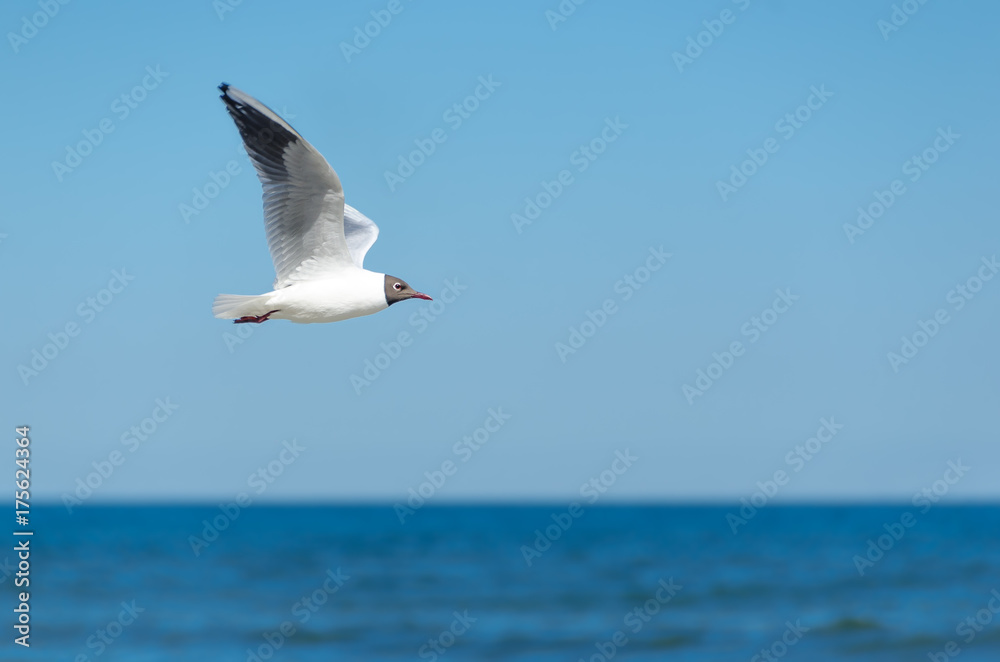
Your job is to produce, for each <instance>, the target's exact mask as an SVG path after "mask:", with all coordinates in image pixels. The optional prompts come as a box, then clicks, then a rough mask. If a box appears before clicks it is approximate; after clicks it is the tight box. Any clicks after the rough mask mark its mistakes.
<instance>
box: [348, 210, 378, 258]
mask: <svg viewBox="0 0 1000 662" xmlns="http://www.w3.org/2000/svg"><path fill="white" fill-rule="evenodd" d="M344 234H345V235H347V247H348V248H349V249H350V251H351V257H352V258H353V259H354V264H355V265H357V267H358V269H362V268H364V264H363V263H364V261H365V255H367V254H368V249H369V248H371V247H372V244H374V243H375V240H376V239H378V226H377V225H375V221H373V220H372V219H370V218H368V217H367V216H365V215H364V214H362V213H361V212H359V211H358V210H357V209H355V208H354V207H352V206H351V205H348V204H345V205H344Z"/></svg>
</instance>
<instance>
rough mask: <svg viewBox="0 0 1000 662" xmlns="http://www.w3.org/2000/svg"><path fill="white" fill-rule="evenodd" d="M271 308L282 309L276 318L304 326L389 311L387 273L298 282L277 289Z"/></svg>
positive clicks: (357, 272) (360, 271) (358, 271)
mask: <svg viewBox="0 0 1000 662" xmlns="http://www.w3.org/2000/svg"><path fill="white" fill-rule="evenodd" d="M268 305H271V306H273V307H274V308H275V309H277V310H278V312H277V313H275V314H273V315H272V316H271V318H272V319H286V320H291V321H292V322H298V323H300V324H311V323H319V322H338V321H340V320H346V319H351V318H352V317H361V316H363V315H371V314H372V313H377V312H378V311H380V310H385V309H386V308H388V307H389V306H388V304H387V303H386V301H385V274H379V273H375V272H373V271H368V270H366V269H345V270H344V271H342V272H340V273H337V274H336V275H335V276H334V275H331V277H329V278H322V279H318V280H309V281H301V282H297V283H295V284H293V285H289V286H288V287H284V288H282V289H280V290H276V291H275V292H274V294H273V295H272V297H271V300H270V303H269V304H268Z"/></svg>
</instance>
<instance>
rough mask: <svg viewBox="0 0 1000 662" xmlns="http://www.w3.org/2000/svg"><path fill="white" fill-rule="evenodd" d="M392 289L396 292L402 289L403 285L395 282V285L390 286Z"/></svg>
mask: <svg viewBox="0 0 1000 662" xmlns="http://www.w3.org/2000/svg"><path fill="white" fill-rule="evenodd" d="M392 289H394V290H396V291H397V292H398V291H399V290H401V289H403V285H402V284H401V283H396V284H395V285H393V286H392Z"/></svg>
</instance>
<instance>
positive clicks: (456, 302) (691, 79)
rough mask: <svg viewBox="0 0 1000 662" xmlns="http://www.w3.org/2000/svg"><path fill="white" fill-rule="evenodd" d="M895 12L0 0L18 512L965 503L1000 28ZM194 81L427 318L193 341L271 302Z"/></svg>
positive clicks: (7, 347)
mask: <svg viewBox="0 0 1000 662" xmlns="http://www.w3.org/2000/svg"><path fill="white" fill-rule="evenodd" d="M897 4H898V3H897ZM902 4H904V5H906V8H907V9H909V10H910V11H914V10H915V13H913V14H912V15H907V14H905V13H898V14H897V15H896V16H895V21H896V23H898V24H899V25H895V24H893V23H892V21H893V3H892V2H890V1H889V0H885V1H876V2H872V1H861V0H851V1H849V2H837V3H833V2H806V3H799V2H782V1H780V0H772V1H765V0H737V1H735V2H729V1H728V0H715V1H712V2H687V3H663V2H653V1H652V0H648V1H636V2H628V3H612V2H605V1H601V0H593V1H592V2H586V3H584V4H583V5H581V6H579V7H577V8H576V9H575V11H574V12H573V13H572V14H570V15H568V16H563V15H561V14H558V13H557V12H558V11H559V9H558V8H559V6H560V4H559V2H558V1H557V0H547V1H544V0H539V1H532V2H514V3H478V2H477V3H470V2H457V1H450V2H433V3H432V2H420V1H410V0H400V1H399V2H389V0H376V1H365V2H342V3H325V2H301V3H282V4H280V5H278V4H276V3H264V2H242V3H240V4H237V5H235V6H231V5H230V4H227V3H226V0H221V1H220V2H216V3H215V4H213V3H212V2H211V1H210V0H199V1H197V2H194V1H187V2H177V3H131V2H103V3H84V2H70V3H69V4H66V5H61V4H58V2H56V1H55V0H50V4H46V2H45V1H44V0H43V2H41V3H38V2H35V1H29V0H17V1H15V2H8V3H4V6H3V8H2V10H0V26H2V28H3V32H4V33H5V34H6V36H5V38H4V41H5V44H4V46H3V47H2V48H0V50H2V51H3V55H2V58H3V65H2V69H0V77H2V78H0V80H2V85H3V89H4V90H5V92H6V97H5V99H6V102H5V103H4V104H3V106H4V110H3V113H4V116H5V120H6V121H5V122H4V125H5V127H6V130H5V131H4V144H5V156H6V158H4V159H3V161H2V163H0V172H2V180H3V181H4V201H5V211H4V214H3V215H2V218H0V234H2V235H3V236H2V237H0V239H2V241H0V265H2V266H0V268H2V270H3V278H4V281H5V282H6V283H7V285H8V286H7V288H6V289H5V293H6V302H5V310H6V315H5V319H6V322H5V323H4V334H3V340H4V342H3V346H4V356H5V360H4V361H3V366H2V368H3V370H2V375H3V376H2V379H0V399H2V402H3V411H4V420H5V421H6V424H7V425H8V426H9V427H10V428H13V427H14V426H15V425H22V424H28V425H30V426H31V429H32V435H33V442H32V443H33V446H32V447H33V449H34V456H33V458H32V459H33V463H32V471H33V474H32V478H33V482H34V489H35V492H34V494H35V496H36V497H37V498H46V499H52V500H58V499H60V498H61V495H63V494H72V493H73V492H74V491H75V490H76V489H77V486H78V484H77V479H80V480H81V481H84V482H85V481H86V480H87V477H88V474H94V472H99V471H102V470H103V471H104V472H105V473H106V474H108V475H107V477H100V476H99V475H97V474H94V475H93V476H91V477H90V481H91V483H92V484H94V485H97V484H98V483H99V486H98V487H96V488H94V490H93V493H92V494H89V495H88V493H87V492H86V491H82V492H80V494H82V495H84V496H86V500H87V501H88V502H96V501H109V500H128V501H137V500H171V499H184V500H192V499H197V500H214V501H218V500H231V499H233V498H234V497H235V496H236V495H238V494H239V493H241V492H247V493H248V494H249V495H250V496H252V498H253V499H255V500H284V499H310V500H347V501H371V500H379V501H388V502H393V501H397V500H402V499H404V498H406V496H407V494H408V490H409V489H410V488H414V489H418V488H419V485H420V483H421V482H423V481H426V480H428V478H426V477H425V476H424V473H425V472H428V473H429V474H430V476H431V477H433V478H434V479H435V480H437V481H438V482H439V483H442V485H441V487H440V488H433V490H432V489H431V487H433V486H431V487H425V488H424V492H425V493H430V492H431V491H433V492H434V494H433V495H432V497H431V500H432V501H434V502H441V503H444V502H446V501H454V500H464V499H477V500H482V499H490V500H492V499H500V500H525V499H547V500H553V501H571V500H584V501H585V500H587V498H588V497H587V496H585V495H583V494H581V485H583V484H584V483H587V482H588V481H589V480H590V479H591V478H595V477H598V478H599V477H600V475H601V473H602V472H605V474H604V480H605V485H602V487H601V490H606V492H605V491H598V490H597V488H593V487H592V488H589V490H590V492H593V493H595V494H598V495H599V498H600V499H603V500H606V501H607V502H611V501H612V500H616V499H617V500H623V499H625V500H628V499H642V500H659V499H669V500H721V501H723V502H730V501H731V502H735V501H736V500H737V499H739V498H740V497H749V496H750V495H751V494H752V493H753V492H754V491H755V490H756V489H758V488H757V487H756V483H757V481H761V482H766V481H767V480H773V479H774V475H775V473H776V472H778V471H784V472H785V475H786V477H787V480H786V481H785V482H786V484H785V485H781V486H780V490H778V491H779V492H780V494H779V495H778V498H779V499H782V500H785V501H794V500H799V499H866V498H879V499H886V498H890V499H898V500H906V501H909V500H910V498H911V497H912V495H913V494H915V493H917V492H918V491H920V490H921V489H923V488H925V487H930V486H931V485H932V484H934V481H937V480H939V479H944V478H948V479H949V480H951V479H952V478H955V479H956V480H954V481H952V482H954V483H955V484H954V485H949V486H948V488H947V489H948V494H947V495H946V496H945V497H944V498H943V499H942V500H948V501H955V502H957V501H961V500H963V499H984V498H988V499H995V498H997V497H998V496H1000V483H998V482H997V481H996V479H995V477H996V475H997V472H998V470H1000V445H998V444H997V434H996V412H997V396H998V394H1000V377H998V375H1000V345H998V342H997V330H996V329H997V321H998V303H1000V279H998V278H993V275H994V274H993V272H994V270H995V269H996V267H995V266H990V261H991V259H992V258H993V257H994V256H997V255H1000V225H998V223H997V214H996V210H995V201H996V190H997V175H998V168H997V154H998V152H1000V134H998V132H997V130H996V126H997V124H996V112H997V110H996V109H997V107H998V106H1000V94H998V91H997V90H998V88H997V85H996V83H997V75H996V73H997V65H998V49H1000V46H998V44H997V41H996V30H995V26H996V25H997V23H998V21H1000V6H998V5H997V4H996V3H991V2H986V1H985V0H981V1H973V2H965V3H946V2H942V1H931V2H928V3H926V4H922V5H921V4H919V3H917V2H915V1H912V0H911V2H910V3H902ZM50 5H51V6H50ZM562 5H563V6H564V7H565V6H572V3H569V2H563V3H562ZM46 8H47V9H48V11H49V13H52V14H54V15H53V16H51V18H50V17H48V16H45V15H44V12H45V11H46ZM899 11H900V12H903V9H900V10H899ZM39 12H42V13H39ZM372 12H374V14H373V13H372ZM393 12H395V13H393ZM547 12H548V13H547ZM904 18H905V19H906V20H905V22H904V21H903V19H904ZM562 19H565V20H562ZM373 21H374V22H373ZM378 21H381V22H382V23H383V24H384V25H379V24H378ZM880 21H882V23H881V24H880ZM369 24H370V25H369ZM37 25H41V27H37ZM366 27H367V30H368V31H369V33H371V34H374V35H375V36H372V37H366V36H364V32H365V30H366ZM897 27H898V29H896V28H897ZM359 35H361V36H359ZM689 38H690V41H689ZM699 42H700V44H701V45H699ZM222 81H226V82H229V83H231V84H233V85H234V86H236V87H239V88H241V89H243V90H244V91H246V92H248V93H249V94H252V95H254V96H256V97H257V98H259V99H261V100H262V101H263V102H264V103H266V104H268V105H269V106H271V107H272V108H274V109H275V110H276V111H277V112H279V113H282V114H284V116H285V117H286V118H287V119H288V120H289V122H290V123H291V124H292V125H293V126H295V127H296V129H297V130H299V131H300V132H301V133H302V134H303V135H304V136H305V137H306V138H307V139H308V140H309V141H310V142H311V143H312V144H313V145H315V146H316V148H317V149H319V150H320V151H321V152H322V153H323V154H324V155H325V156H326V158H327V160H328V161H329V162H330V163H331V164H332V165H333V166H334V167H335V168H336V170H337V172H338V173H339V175H340V178H341V180H342V182H343V185H344V189H345V192H346V196H347V202H348V203H349V204H351V205H354V206H356V207H358V208H359V209H361V210H362V211H363V212H365V213H366V214H367V215H369V216H370V217H371V218H373V219H374V220H375V221H376V222H377V223H378V224H379V226H380V227H381V231H382V233H381V237H380V239H379V241H378V243H376V244H375V246H374V248H373V249H372V250H371V252H370V253H369V254H368V258H367V261H366V266H367V267H368V268H370V269H373V270H376V271H381V272H388V273H390V274H393V275H395V276H399V277H402V278H405V279H406V280H407V281H408V282H409V283H410V284H411V285H413V286H414V287H416V288H418V289H420V290H422V291H425V292H427V293H429V294H430V295H431V296H433V297H434V298H435V299H436V300H437V302H436V303H435V304H434V305H433V306H432V304H429V303H426V302H421V303H419V304H418V303H416V302H404V303H401V304H399V305H397V306H393V307H392V308H391V309H389V310H387V311H384V312H381V313H379V314H377V315H375V316H372V317H365V318H360V319H355V320H350V321H347V322H341V323H336V324H329V325H312V326H300V325H295V324H292V323H289V322H283V321H277V322H268V323H266V324H263V325H261V326H259V327H253V328H247V327H236V326H233V325H232V324H231V323H229V322H226V321H222V320H216V319H213V317H212V315H211V312H210V311H211V302H212V299H213V298H214V297H215V295H216V294H219V293H241V294H257V293H262V292H265V291H268V290H269V289H270V285H271V281H272V279H273V277H274V275H273V270H272V266H271V263H270V259H269V256H268V253H267V249H266V244H265V241H264V235H263V224H262V209H261V202H260V185H259V183H258V181H257V179H256V176H255V175H254V174H253V172H252V170H251V169H250V166H249V162H248V160H247V158H246V156H245V154H244V153H243V152H242V150H241V148H240V146H239V140H238V134H237V132H236V128H235V127H234V125H233V123H232V121H231V120H230V119H229V117H228V116H227V114H226V112H225V110H224V107H223V104H222V103H221V102H220V101H219V99H218V91H217V90H216V86H217V85H218V84H219V83H220V82H222ZM477 94H478V98H476V95H477ZM433 136H436V137H437V141H436V142H435V141H434V138H433ZM420 145H423V149H424V151H425V152H430V151H431V147H433V152H431V153H430V154H427V155H425V154H420V153H417V154H412V153H413V152H414V150H418V149H419V148H420V147H419V146H420ZM765 159H766V160H765ZM754 160H756V163H755V162H754ZM401 161H402V163H401ZM414 164H416V165H415V167H413V165H414ZM227 169H228V172H227ZM741 169H742V170H743V173H740V172H739V171H740V170H741ZM387 173H390V174H388V175H387ZM746 173H749V175H747V174H746ZM897 180H898V181H897ZM202 196H205V197H202ZM859 207H862V208H864V209H865V210H869V211H868V213H870V214H871V216H868V217H862V218H861V219H860V220H859V211H858V209H859ZM195 212H196V213H195ZM872 216H878V218H872ZM846 224H850V225H851V226H853V229H852V228H851V227H845V225H846ZM984 260H985V261H984ZM987 277H989V278H992V280H986V278H987ZM970 279H971V280H970ZM959 287H961V288H962V289H958V288H959ZM446 292H450V293H449V294H445V295H444V296H441V295H442V294H443V293H446ZM456 292H457V294H456ZM939 311H941V312H939ZM588 313H589V315H588ZM936 316H937V319H935V317H936ZM592 320H595V321H592ZM921 323H923V327H924V328H923V330H922V329H921ZM67 325H70V326H69V328H68V329H67ZM239 330H242V332H243V333H247V332H250V335H249V336H247V337H240V336H238V335H235V333H236V332H237V331H239ZM576 333H580V334H581V335H579V336H577V335H575V334H576ZM49 334H52V335H51V336H50V335H49ZM73 334H75V335H73ZM400 334H407V335H404V336H402V340H403V342H404V345H399V346H398V347H396V346H395V345H393V343H394V342H398V340H399V338H400ZM583 334H586V337H584V335H583ZM922 334H925V335H922ZM904 336H905V337H906V338H908V339H909V340H908V341H907V342H906V343H904V341H903V339H902V338H903V337H904ZM911 342H912V343H916V344H915V345H913V346H912V347H911V346H910V345H909V343H911ZM734 343H738V344H736V345H734ZM46 345H51V346H50V347H48V348H46ZM58 345H62V347H59V346H58ZM383 345H384V347H383ZM917 345H919V347H918V346H917ZM570 350H572V351H570ZM36 351H37V352H38V357H36V355H35V354H34V352H36ZM383 352H387V353H386V355H385V356H381V357H380V356H379V355H380V354H381V353H383ZM390 354H391V355H392V356H390ZM890 354H898V355H899V357H898V358H894V357H893V356H890ZM46 355H47V356H48V358H45V357H46ZM903 359H905V362H903ZM33 360H34V363H35V365H34V366H32V361H33ZM367 361H371V362H372V364H371V365H372V366H376V365H380V366H381V367H382V368H383V369H380V370H379V371H378V372H377V373H376V372H375V370H377V369H378V368H369V370H368V374H367V375H365V369H366V366H367V364H366V362H367ZM716 362H718V365H716V366H713V363H716ZM699 370H701V371H703V373H704V376H701V375H700V374H699ZM362 380H363V381H362ZM705 386H709V388H707V389H706V388H705ZM490 417H492V421H490V422H489V423H487V419H488V418H490ZM154 418H159V419H161V420H160V421H159V422H156V421H155V420H154ZM146 419H148V420H146ZM822 419H826V423H827V426H826V428H825V429H832V430H836V434H835V435H832V436H831V435H830V434H828V433H827V432H822V433H820V434H821V437H822V438H823V439H828V441H825V442H824V441H813V442H808V440H809V439H810V438H812V437H814V436H815V435H816V433H817V430H818V429H820V428H823V426H824V423H823V422H822ZM499 420H502V421H503V425H502V426H500V425H499V423H498V422H497V421H499ZM484 425H486V426H487V427H488V428H492V429H493V430H492V431H487V427H482V426H484ZM839 426H843V427H839ZM133 427H135V428H136V429H137V430H138V432H137V433H136V432H133V431H132V428H133ZM481 427H482V430H480V431H478V432H477V430H478V429H479V428H481ZM144 430H145V431H144ZM11 433H12V434H13V430H11ZM139 434H141V435H142V436H141V437H140V436H138V435H139ZM463 437H470V438H473V441H472V442H471V443H470V444H466V445H463V444H464V442H463V441H462V440H463ZM476 439H478V442H477V441H476ZM292 440H295V442H296V443H297V444H298V446H296V445H295V444H293V443H292ZM286 441H287V442H289V444H288V446H284V445H283V442H286ZM479 442H483V443H482V444H481V445H480V444H479ZM456 443H458V444H459V445H458V446H456ZM797 446H798V447H801V448H802V449H805V450H802V451H798V452H797V451H796V447H797ZM283 448H285V449H286V450H285V451H284V452H283ZM288 448H292V449H295V450H294V451H293V450H287V449H288ZM808 448H811V449H812V450H811V451H810V450H808ZM300 449H301V450H300ZM617 451H620V452H621V453H622V455H623V456H625V457H634V458H635V459H634V460H629V461H628V463H627V464H628V465H630V466H627V467H626V466H625V465H626V462H625V461H622V460H619V461H618V462H617V464H616V463H615V462H616V452H617ZM626 451H627V454H626ZM789 453H791V455H789ZM805 457H808V458H809V460H808V462H806V460H805V459H804V458H805ZM949 461H952V462H955V463H957V462H959V461H960V462H961V463H962V464H963V465H964V466H968V467H969V469H968V470H962V471H960V472H958V473H960V474H962V475H961V476H956V472H955V471H954V470H952V471H951V473H947V475H946V472H948V470H949V467H948V462H949ZM113 462H117V465H115V464H114V463H113ZM446 462H452V464H450V465H445V468H446V469H447V470H448V471H449V472H450V473H451V475H445V474H444V472H442V473H441V475H440V476H439V475H437V474H436V473H435V472H437V471H441V470H442V465H443V464H444V463H446ZM269 463H270V467H271V468H270V469H267V467H268V465H269ZM262 467H263V468H264V472H265V477H266V478H267V480H266V481H265V477H261V476H260V475H258V477H257V478H256V479H250V476H251V475H252V474H254V473H256V472H258V470H259V469H261V468H262ZM613 469H618V470H619V471H620V472H621V475H618V474H615V473H613ZM279 471H280V475H278V476H277V477H274V476H273V475H272V474H276V473H278V472H279ZM608 472H611V473H608ZM612 478H614V484H613V485H611V484H610V483H611V479H612ZM945 484H946V483H940V485H945ZM606 485H610V486H609V487H608V486H606ZM261 486H264V487H263V489H261ZM765 486H766V484H765ZM258 490H260V492H258Z"/></svg>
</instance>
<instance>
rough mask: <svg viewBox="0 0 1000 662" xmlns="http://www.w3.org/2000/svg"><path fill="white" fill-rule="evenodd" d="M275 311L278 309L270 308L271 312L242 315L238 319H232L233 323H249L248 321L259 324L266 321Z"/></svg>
mask: <svg viewBox="0 0 1000 662" xmlns="http://www.w3.org/2000/svg"><path fill="white" fill-rule="evenodd" d="M276 312H278V311H277V310H272V311H271V312H269V313H267V314H265V315H244V316H243V317H241V318H239V319H238V320H233V324H250V323H253V324H260V323H261V322H266V321H267V320H268V318H270V317H271V315H273V314H274V313H276Z"/></svg>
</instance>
